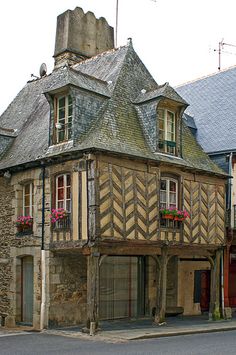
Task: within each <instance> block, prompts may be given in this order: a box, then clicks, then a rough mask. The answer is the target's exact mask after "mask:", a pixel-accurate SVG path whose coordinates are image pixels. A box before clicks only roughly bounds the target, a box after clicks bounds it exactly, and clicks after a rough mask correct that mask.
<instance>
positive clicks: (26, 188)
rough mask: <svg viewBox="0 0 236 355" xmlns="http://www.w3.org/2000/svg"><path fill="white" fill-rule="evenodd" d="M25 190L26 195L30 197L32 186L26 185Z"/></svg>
mask: <svg viewBox="0 0 236 355" xmlns="http://www.w3.org/2000/svg"><path fill="white" fill-rule="evenodd" d="M24 188H25V195H29V194H30V184H27V185H25V186H24Z"/></svg>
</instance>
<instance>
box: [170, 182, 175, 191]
mask: <svg viewBox="0 0 236 355" xmlns="http://www.w3.org/2000/svg"><path fill="white" fill-rule="evenodd" d="M170 191H175V192H176V182H175V181H172V180H170Z"/></svg>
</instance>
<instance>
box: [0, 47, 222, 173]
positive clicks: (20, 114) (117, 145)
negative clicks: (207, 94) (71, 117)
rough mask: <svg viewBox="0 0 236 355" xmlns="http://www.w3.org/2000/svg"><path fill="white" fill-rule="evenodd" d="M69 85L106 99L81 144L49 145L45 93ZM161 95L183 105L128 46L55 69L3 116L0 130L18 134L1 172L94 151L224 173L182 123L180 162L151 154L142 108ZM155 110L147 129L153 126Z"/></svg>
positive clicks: (30, 86) (24, 92)
mask: <svg viewBox="0 0 236 355" xmlns="http://www.w3.org/2000/svg"><path fill="white" fill-rule="evenodd" d="M67 85H73V86H76V87H78V88H82V89H83V90H86V91H87V92H88V94H89V92H91V91H92V92H94V93H96V94H99V95H100V96H102V97H103V98H104V100H103V104H102V106H101V108H100V109H99V111H96V112H94V115H95V119H94V120H93V121H92V125H91V127H90V128H89V129H88V130H87V131H86V133H85V134H83V135H81V138H80V139H79V140H76V141H74V142H68V143H66V144H58V145H54V146H51V147H49V146H48V142H49V139H48V138H49V137H48V136H49V119H50V109H49V104H48V101H47V100H46V98H45V95H44V93H45V92H50V91H53V90H56V89H58V88H60V87H64V86H67ZM143 89H145V93H144V96H142V95H143V94H142V90H143ZM160 96H165V97H168V98H171V99H172V100H175V101H178V102H179V103H180V104H182V105H183V106H185V107H186V106H187V104H186V102H185V100H183V99H182V98H181V96H180V95H179V94H177V93H176V92H175V90H174V89H173V88H171V87H170V86H169V85H168V83H166V84H165V85H162V86H159V85H158V84H157V83H156V82H155V80H154V79H153V78H152V76H151V74H150V73H149V72H148V70H147V69H146V67H145V66H144V64H143V63H142V61H141V60H140V58H139V57H138V56H137V54H136V52H135V51H134V49H133V46H132V43H129V44H128V45H127V46H124V47H121V48H119V49H116V50H111V51H108V52H105V53H102V54H100V55H97V56H96V57H93V58H91V59H87V60H85V61H83V62H80V63H78V64H76V65H74V66H73V68H70V67H61V68H59V69H56V70H54V71H53V72H52V73H51V74H50V75H48V76H46V77H43V78H41V79H38V80H34V81H31V82H28V83H27V84H26V86H25V87H24V88H23V89H22V90H21V91H20V93H19V94H18V95H17V97H16V98H15V99H14V100H13V102H12V103H11V104H10V105H9V107H8V108H7V110H6V111H5V112H4V113H3V115H2V116H1V118H0V127H2V128H3V129H14V130H15V131H14V132H16V133H17V136H16V137H15V138H14V140H13V143H11V145H10V147H9V146H8V149H7V150H6V152H5V154H4V155H3V156H2V158H1V159H0V169H7V168H9V167H13V166H17V165H20V164H25V163H28V162H34V161H37V160H40V159H44V158H46V157H52V156H55V155H58V154H63V153H68V152H78V151H89V150H91V149H95V150H102V151H107V152H113V153H117V154H125V155H130V156H133V157H140V158H146V159H150V160H155V161H160V162H165V163H168V164H171V165H172V164H173V165H178V166H183V167H188V168H190V169H198V170H203V171H207V172H210V173H214V174H220V175H223V174H224V173H223V172H222V170H221V169H220V168H218V167H217V166H216V165H215V164H214V163H213V162H212V161H211V160H210V159H209V158H208V156H207V155H206V154H205V153H204V152H203V151H202V149H201V147H200V146H199V145H198V144H197V142H196V141H195V139H194V138H193V136H192V134H191V132H190V131H189V129H188V127H187V126H186V125H185V124H184V128H183V158H179V157H174V156H170V155H167V154H162V153H156V152H155V151H154V150H153V147H152V146H151V145H150V140H149V139H147V134H146V132H145V130H144V126H145V124H147V121H145V119H146V118H145V117H144V116H143V112H142V110H140V105H141V106H142V104H143V103H144V102H145V103H146V102H148V101H150V100H157V98H158V97H160ZM155 112H156V111H155V110H154V117H153V120H154V121H153V122H151V121H150V122H149V126H150V125H153V126H155V120H156V116H155ZM146 114H147V116H148V113H147V112H146ZM0 139H1V132H0Z"/></svg>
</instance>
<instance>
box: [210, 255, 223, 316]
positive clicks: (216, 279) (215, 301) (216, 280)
mask: <svg viewBox="0 0 236 355" xmlns="http://www.w3.org/2000/svg"><path fill="white" fill-rule="evenodd" d="M220 255H221V252H220V250H216V253H215V259H214V267H213V268H212V269H211V300H210V311H209V319H210V320H212V319H213V320H218V319H220V318H221V315H220Z"/></svg>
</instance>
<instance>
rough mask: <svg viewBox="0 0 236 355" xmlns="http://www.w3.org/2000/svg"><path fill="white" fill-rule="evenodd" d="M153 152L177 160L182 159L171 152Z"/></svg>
mask: <svg viewBox="0 0 236 355" xmlns="http://www.w3.org/2000/svg"><path fill="white" fill-rule="evenodd" d="M154 154H159V155H162V156H164V157H168V158H175V159H178V160H183V158H181V157H178V156H177V155H173V154H168V153H161V152H154Z"/></svg>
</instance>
